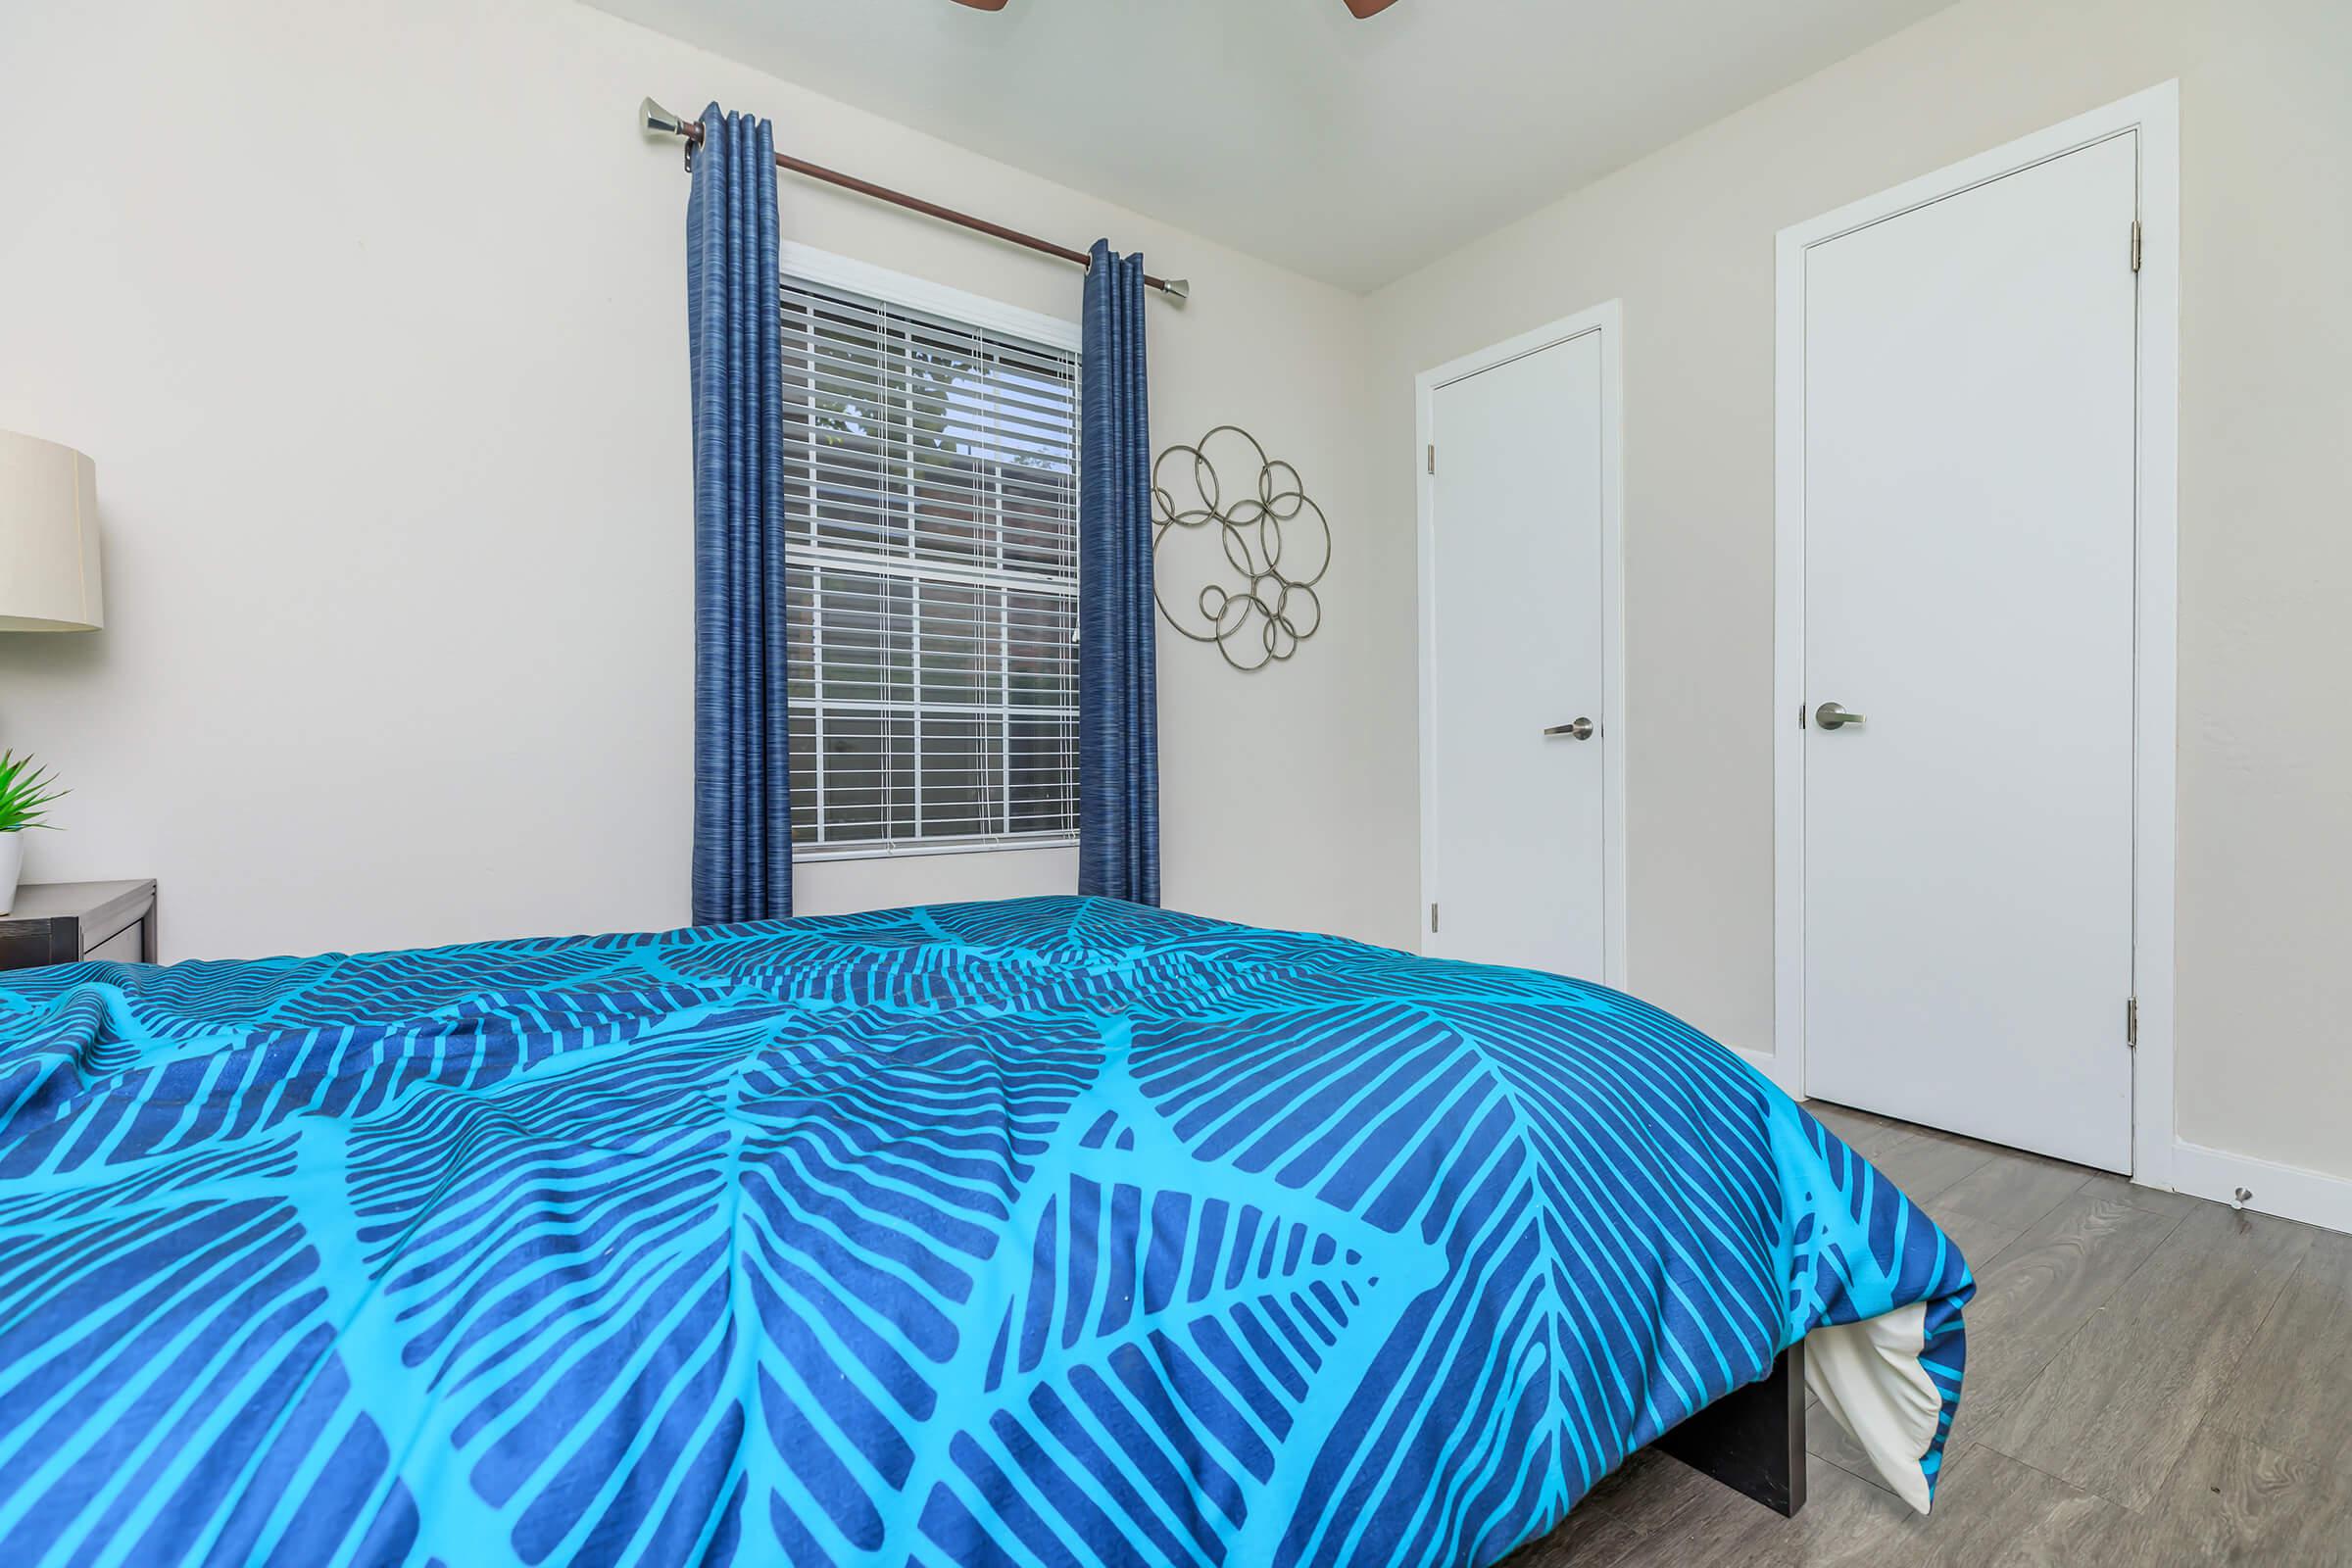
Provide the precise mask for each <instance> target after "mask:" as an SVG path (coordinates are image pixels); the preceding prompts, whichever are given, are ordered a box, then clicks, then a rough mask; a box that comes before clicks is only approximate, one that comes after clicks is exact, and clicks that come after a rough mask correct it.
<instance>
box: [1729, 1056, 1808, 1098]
mask: <svg viewBox="0 0 2352 1568" xmlns="http://www.w3.org/2000/svg"><path fill="white" fill-rule="evenodd" d="M1731 1050H1732V1054H1734V1055H1739V1056H1744V1057H1746V1058H1747V1062H1748V1065H1749V1066H1751V1067H1753V1068H1755V1069H1756V1071H1758V1072H1760V1073H1762V1074H1763V1075H1764V1076H1765V1077H1767V1078H1769V1079H1771V1080H1772V1081H1773V1082H1774V1083H1775V1084H1776V1085H1778V1086H1779V1087H1780V1090H1781V1092H1782V1093H1783V1094H1785V1095H1787V1096H1788V1097H1789V1099H1790V1100H1801V1099H1803V1098H1804V1097H1803V1096H1801V1095H1799V1094H1798V1093H1797V1092H1796V1086H1795V1085H1794V1084H1792V1083H1790V1082H1789V1075H1788V1074H1787V1073H1785V1072H1783V1071H1782V1070H1781V1058H1780V1057H1778V1056H1776V1055H1774V1054H1772V1053H1771V1052H1769V1051H1750V1050H1748V1049H1747V1048H1746V1047H1745V1046H1734V1047H1732V1048H1731Z"/></svg>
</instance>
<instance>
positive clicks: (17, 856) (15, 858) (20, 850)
mask: <svg viewBox="0 0 2352 1568" xmlns="http://www.w3.org/2000/svg"><path fill="white" fill-rule="evenodd" d="M24 874H25V835H24V834H22V833H0V914H6V913H7V912H8V911H9V910H11V909H13V908H15V907H17V878H19V877H21V876H23V875H24Z"/></svg>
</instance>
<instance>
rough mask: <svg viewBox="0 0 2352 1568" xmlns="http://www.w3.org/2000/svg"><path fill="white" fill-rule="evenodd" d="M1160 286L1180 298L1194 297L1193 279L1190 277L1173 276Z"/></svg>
mask: <svg viewBox="0 0 2352 1568" xmlns="http://www.w3.org/2000/svg"><path fill="white" fill-rule="evenodd" d="M1159 286H1160V287H1161V288H1162V289H1163V290H1165V291H1166V292H1168V293H1170V294H1173V295H1174V296H1176V298H1178V299H1180V300H1189V299H1191V298H1192V297H1193V280H1192V279H1191V278H1189V277H1171V278H1169V279H1168V280H1167V281H1166V282H1165V283H1162V284H1160V285H1159Z"/></svg>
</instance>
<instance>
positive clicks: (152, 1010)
mask: <svg viewBox="0 0 2352 1568" xmlns="http://www.w3.org/2000/svg"><path fill="white" fill-rule="evenodd" d="M1972 1290H1973V1286H1972V1283H1971V1281H1970V1277H1969V1273H1968V1268H1967V1265H1966V1263H1965V1262H1964V1260H1963V1259H1962V1258H1961V1256H1960V1254H1959V1252H1958V1251H1957V1250H1955V1249H1954V1248H1953V1247H1952V1245H1951V1244H1950V1242H1949V1240H1948V1239H1947V1238H1945V1237H1944V1236H1943V1235H1942V1234H1941V1233H1940V1232H1939V1231H1938V1230H1937V1229H1936V1226H1935V1225H1934V1224H1933V1223H1932V1222H1931V1221H1930V1220H1929V1219H1928V1218H1927V1216H1926V1215H1924V1214H1923V1213H1922V1212H1921V1211H1920V1210H1919V1209H1917V1208H1916V1207H1914V1206H1913V1205H1912V1204H1911V1202H1910V1201H1908V1200H1906V1199H1905V1198H1904V1197H1903V1196H1902V1195H1901V1194H1900V1193H1899V1192H1897V1191H1896V1190H1895V1189H1894V1188H1893V1187H1892V1186H1891V1185H1890V1184H1889V1183H1887V1181H1886V1179H1885V1178H1884V1177H1882V1176H1880V1175H1879V1174H1878V1173H1877V1172H1875V1171H1874V1170H1873V1169H1872V1168H1871V1167H1870V1165H1869V1164H1868V1163H1867V1162H1866V1161H1864V1160H1862V1159H1860V1158H1858V1157H1856V1156H1855V1155H1854V1154H1853V1153H1852V1152H1850V1151H1849V1150H1847V1149H1846V1148H1845V1147H1844V1146H1843V1145H1841V1144H1840V1143H1839V1142H1838V1140H1837V1139H1836V1138H1835V1137H1834V1136H1832V1135H1831V1134H1830V1133H1829V1132H1828V1131H1826V1130H1825V1129H1824V1128H1823V1127H1822V1126H1821V1125H1819V1124H1818V1123H1817V1122H1815V1121H1814V1120H1813V1119H1812V1118H1811V1117H1809V1116H1808V1115H1806V1114H1805V1112H1804V1111H1803V1110H1802V1109H1800V1108H1799V1107H1798V1106H1796V1105H1795V1104H1793V1103H1790V1102H1789V1100H1788V1098H1787V1097H1785V1096H1784V1095H1782V1094H1781V1093H1780V1091H1779V1090H1777V1089H1775V1088H1774V1087H1773V1086H1772V1085H1771V1084H1770V1083H1769V1082H1767V1081H1766V1080H1765V1079H1764V1078H1763V1077H1761V1076H1760V1075H1759V1074H1757V1073H1756V1072H1755V1071H1754V1070H1753V1069H1751V1068H1750V1067H1749V1066H1748V1065H1746V1064H1745V1063H1744V1062H1743V1061H1742V1060H1741V1059H1740V1057H1739V1056H1738V1055H1736V1054H1734V1053H1732V1052H1730V1051H1727V1050H1725V1049H1724V1048H1723V1047H1721V1046H1719V1045H1717V1044H1715V1043H1713V1042H1711V1041H1709V1040H1708V1039H1706V1038H1705V1037H1704V1036H1702V1035H1700V1034H1698V1033H1697V1032H1696V1031H1694V1030H1692V1029H1691V1028H1690V1027H1689V1026H1687V1025H1685V1024H1683V1023H1681V1022H1678V1021H1677V1020H1676V1019H1674V1018H1672V1017H1670V1016H1669V1015H1667V1014H1666V1013H1664V1012H1661V1011H1660V1010H1658V1009H1657V1008H1655V1007H1652V1006H1649V1005H1645V1004H1643V1003H1642V1002H1640V1001H1637V1000H1635V999H1634V998H1631V997H1628V996H1625V995H1622V994H1619V993H1616V992H1613V991H1610V990H1607V989H1605V988H1603V987H1600V986H1597V985H1593V984H1589V983H1586V982H1582V981H1577V980H1570V979H1563V978H1560V977H1557V976H1552V975H1545V974H1538V973H1532V972H1528V971H1523V970H1509V969H1496V968H1486V967H1481V966H1476V965H1470V964H1463V963H1453V962H1444V961H1437V960H1431V959H1425V958H1419V957H1415V956H1408V955H1404V954H1399V953H1393V952H1388V951H1385V950H1381V949H1377V948H1371V947H1366V946H1363V945H1360V944H1357V943H1353V942H1347V941H1342V940H1338V939H1335V938H1330V937H1320V936H1306V935H1296V934H1289V933H1281V932H1271V931H1263V930H1258V929H1254V928H1250V927H1247V926H1240V925H1233V924H1228V923H1225V922H1221V921H1214V920H1206V919H1201V918H1196V917H1193V916H1188V915H1183V914H1176V913H1170V912H1164V911H1160V910H1156V909H1148V908H1143V907H1136V906H1131V905H1124V904H1118V903H1112V902H1107V901H1102V900H1088V899H1037V900H1025V901H1018V902H1012V903H1002V904H976V905H947V906H935V907H921V908H912V909H902V910H893V911H888V912H882V913H874V914H864V915H857V916H850V917H843V918H832V919H803V920H795V921H782V922H772V923H763V924H756V925H739V926H722V927H710V928H701V929H693V930H684V931H675V932H669V933H663V934H654V935H623V936H604V937H587V938H564V939H550V940H543V941H525V942H504V943H490V944H481V945H474V946H466V947H455V948H443V949H437V950H432V951H424V952H408V953H389V954H375V955H368V956H343V955H328V956H319V957H308V958H281V959H268V960H261V961H252V962H192V963H180V964H175V965H171V966H168V967H161V968H157V967H148V966H141V965H118V964H105V963H99V964H76V965H66V966H60V967H56V968H51V969H42V970H30V971H23V972H20V973H16V974H0V1561H5V1562H8V1563H10V1564H13V1565H31V1564H36V1563H51V1562H57V1563H64V1562H68V1561H73V1562H82V1561H121V1562H131V1563H179V1562H236V1563H263V1562H276V1563H290V1564H303V1565H306V1568H307V1565H326V1564H360V1563H366V1564H375V1563H429V1562H440V1563H446V1564H453V1565H464V1564H473V1563H508V1562H522V1563H544V1562H558V1563H604V1562H645V1563H687V1562H696V1563H703V1562H710V1563H724V1562H790V1563H795V1564H815V1563H838V1564H888V1565H890V1568H899V1565H902V1564H915V1563H920V1564H950V1563H955V1564H982V1563H988V1564H1073V1563H1084V1564H1112V1563H1121V1564H1124V1563H1153V1564H1202V1565H1208V1564H1227V1563H1230V1564H1236V1565H1244V1568H1255V1565H1281V1568H1294V1565H1298V1568H1303V1565H1309V1564H1313V1565H1341V1564H1348V1565H1359V1564H1372V1565H1387V1564H1395V1565H1405V1564H1417V1565H1418V1564H1448V1565H1450V1564H1463V1565H1479V1564H1487V1563H1492V1562H1494V1561H1495V1560H1496V1559H1498V1558H1500V1557H1501V1556H1503V1555H1504V1554H1505V1553H1506V1552H1507V1551H1509V1550H1510V1549H1511V1548H1512V1547H1513V1546H1515V1545H1517V1544H1520V1543H1522V1542H1525V1541H1528V1540H1531V1539H1534V1538H1535V1537H1537V1536H1540V1535H1542V1534H1544V1532H1546V1531H1548V1530H1550V1529H1552V1528H1553V1527H1554V1526H1556V1525H1557V1524H1558V1523H1559V1522H1560V1521H1561V1519H1562V1518H1563V1517H1564V1516H1565V1515H1566V1514H1567V1512H1568V1511H1569V1510H1570V1509H1571V1508H1573V1507H1574V1506H1575V1505H1576V1503H1577V1501H1578V1499H1579V1498H1580V1497H1582V1496H1583V1495H1585V1494H1586V1493H1587V1492H1588V1491H1590V1490H1591V1488H1592V1487H1593V1485H1594V1484H1595V1483H1596V1482H1598V1481H1599V1480H1600V1479H1601V1478H1602V1477H1603V1476H1605V1475H1607V1474H1608V1473H1609V1472H1610V1471H1611V1470H1612V1469H1614V1468H1615V1467H1617V1466H1618V1465H1619V1464H1620V1463H1622V1462H1623V1461H1624V1460H1625V1458H1626V1457H1627V1455H1628V1454H1630V1453H1631V1452H1633V1451H1634V1450H1636V1449H1637V1448H1640V1447H1642V1446H1643V1445H1645V1444H1647V1443H1649V1442H1651V1441H1652V1440H1653V1439H1655V1438H1657V1437H1658V1436H1659V1435H1660V1434H1661V1433H1663V1432H1665V1431H1667V1430H1668V1429H1669V1428H1671V1427H1672V1426H1674V1425H1675V1424H1676V1423H1677V1422H1678V1421H1680V1420H1682V1419H1684V1418H1685V1417H1686V1416H1688V1415H1689V1414H1691V1412H1692V1411H1694V1410H1696V1409H1698V1408H1700V1407H1701V1406H1703V1405H1705V1404H1706V1403H1708V1402H1709V1401H1712V1400H1714V1399H1717V1398H1720V1397H1723V1396H1724V1395H1725V1394H1726V1393H1728V1392H1729V1391H1731V1390H1733V1389H1736V1388H1739V1387H1741V1386H1742V1385H1744V1384H1747V1383H1750V1382H1753V1381H1755V1380H1757V1379H1758V1378H1760V1377H1761V1376H1763V1375H1764V1374H1765V1373H1766V1372H1768V1371H1769V1370H1770V1368H1771V1367H1772V1365H1773V1362H1774V1360H1775V1358H1776V1356H1778V1354H1779V1353H1780V1352H1781V1351H1782V1350H1784V1349H1785V1348H1788V1347H1789V1346H1791V1345H1793V1344H1795V1343H1796V1342H1798V1341H1799V1340H1805V1339H1807V1338H1808V1337H1810V1338H1811V1350H1810V1353H1809V1355H1808V1361H1809V1364H1810V1365H1811V1367H1812V1369H1813V1376H1814V1377H1815V1378H1816V1380H1817V1387H1819V1388H1820V1390H1821V1392H1822V1393H1823V1396H1824V1402H1825V1405H1826V1406H1828V1407H1830V1408H1832V1409H1834V1410H1836V1411H1837V1412H1838V1414H1839V1417H1840V1418H1841V1419H1844V1420H1846V1421H1847V1422H1848V1423H1849V1425H1851V1426H1852V1427H1853V1428H1854V1430H1855V1431H1856V1433H1857V1435H1858V1436H1859V1437H1861V1438H1862V1439H1863V1441H1864V1442H1865V1444H1866V1445H1867V1446H1869V1447H1870V1449H1871V1451H1872V1453H1873V1458H1874V1462H1875V1463H1877V1464H1879V1465H1880V1466H1881V1468H1882V1470H1883V1471H1884V1472H1885V1473H1886V1474H1887V1477H1888V1479H1889V1482H1890V1484H1891V1485H1894V1486H1895V1487H1896V1489H1897V1490H1898V1491H1899V1492H1901V1493H1902V1494H1903V1495H1906V1496H1908V1497H1909V1498H1910V1499H1911V1500H1912V1501H1913V1503H1914V1504H1915V1505H1916V1506H1920V1507H1923V1508H1924V1507H1926V1506H1928V1504H1929V1502H1930V1499H1931V1497H1932V1495H1933V1492H1934V1488H1935V1482H1936V1472H1937V1468H1938V1464H1939V1461H1940V1455H1941V1451H1942V1445H1943V1441H1944V1437H1945V1434H1946V1433H1947V1432H1948V1430H1949V1426H1950V1422H1951V1417H1952V1412H1953V1409H1954V1408H1955V1405H1956V1402H1957V1399H1958V1397H1959V1391H1960V1383H1961V1376H1962V1370H1963V1359H1964V1338H1963V1331H1962V1320H1961V1310H1962V1307H1963V1306H1964V1305H1965V1303H1966V1301H1967V1299H1968V1298H1969V1296H1970V1294H1971V1292H1972Z"/></svg>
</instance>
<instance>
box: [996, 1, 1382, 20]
mask: <svg viewBox="0 0 2352 1568" xmlns="http://www.w3.org/2000/svg"><path fill="white" fill-rule="evenodd" d="M1396 3H1397V0H1348V15H1349V16H1351V17H1353V18H1355V20H1356V21H1358V22H1361V21H1363V20H1364V19H1365V18H1367V17H1377V16H1379V15H1380V14H1381V13H1382V12H1383V11H1386V10H1388V9H1389V7H1391V6H1393V5H1395V4H1396ZM964 4H966V5H969V4H971V0H964Z"/></svg>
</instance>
